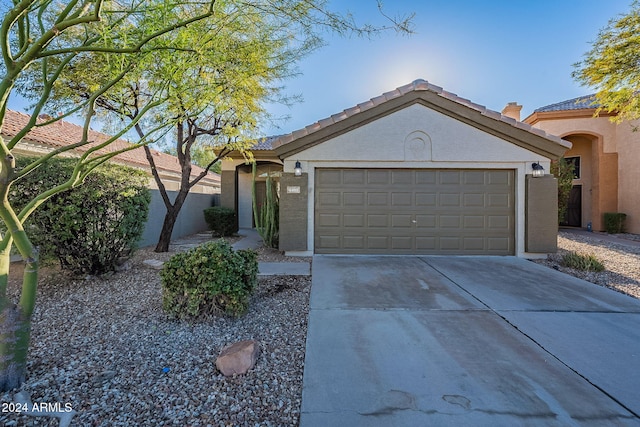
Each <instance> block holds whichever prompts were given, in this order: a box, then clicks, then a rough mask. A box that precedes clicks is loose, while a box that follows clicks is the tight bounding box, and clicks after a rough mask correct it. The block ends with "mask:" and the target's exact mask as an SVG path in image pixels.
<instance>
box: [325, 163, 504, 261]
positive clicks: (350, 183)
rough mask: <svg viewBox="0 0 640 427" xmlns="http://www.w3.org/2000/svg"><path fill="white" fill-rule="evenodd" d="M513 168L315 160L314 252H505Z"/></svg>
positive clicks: (482, 253) (466, 253) (494, 253)
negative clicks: (332, 164)
mask: <svg viewBox="0 0 640 427" xmlns="http://www.w3.org/2000/svg"><path fill="white" fill-rule="evenodd" d="M514 176H515V171H514V170H510V169H481V170H478V169H389V168H319V169H316V171H315V217H314V252H315V253H324V254H333V253H335V254H456V255H480V254H481V255H513V254H514V251H515V249H514V247H515V211H516V209H515V185H514Z"/></svg>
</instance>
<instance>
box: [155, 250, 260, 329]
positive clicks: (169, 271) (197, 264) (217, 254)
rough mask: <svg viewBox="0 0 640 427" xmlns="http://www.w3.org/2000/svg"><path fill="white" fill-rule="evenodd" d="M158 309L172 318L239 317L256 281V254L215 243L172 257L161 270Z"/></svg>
mask: <svg viewBox="0 0 640 427" xmlns="http://www.w3.org/2000/svg"><path fill="white" fill-rule="evenodd" d="M160 276H161V278H162V308H163V309H164V311H165V312H166V313H167V314H169V316H171V317H174V318H186V317H199V316H203V315H208V314H216V313H225V314H228V315H231V316H239V315H241V314H243V313H244V312H245V311H246V310H247V307H248V305H249V297H250V296H251V293H252V292H253V289H254V288H255V286H256V284H257V282H258V254H257V253H256V252H255V251H252V250H239V251H234V250H233V248H232V247H231V245H230V244H229V243H228V242H226V241H224V240H219V241H215V242H209V243H205V244H203V245H200V246H198V247H196V248H194V249H191V250H190V251H188V252H183V253H179V254H176V255H174V256H173V257H171V259H169V261H167V262H166V263H165V264H164V266H163V268H162V271H161V272H160Z"/></svg>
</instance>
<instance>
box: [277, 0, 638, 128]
mask: <svg viewBox="0 0 640 427" xmlns="http://www.w3.org/2000/svg"><path fill="white" fill-rule="evenodd" d="M345 3H347V2H344V1H339V0H334V1H333V4H335V5H344V4H345ZM347 4H348V10H350V11H351V12H352V13H353V15H354V16H355V17H356V19H357V20H358V21H360V22H365V21H367V22H373V23H378V24H380V23H383V19H382V17H381V16H380V15H379V14H378V11H377V7H376V1H375V0H350V1H349V2H348V3H347ZM630 5H631V0H606V1H600V0H537V1H523V0H484V1H476V0H446V1H442V0H422V1H419V0H387V1H385V2H384V6H385V11H386V12H387V14H389V15H392V16H395V15H398V14H407V13H411V12H415V13H416V16H415V18H414V30H415V32H416V34H414V35H413V36H409V37H407V36H397V35H394V34H393V33H386V34H384V35H382V36H380V37H375V38H373V39H371V40H368V39H360V38H353V37H352V38H339V37H333V36H329V37H327V43H328V45H327V46H326V47H324V48H322V49H320V50H319V51H317V52H316V53H314V54H313V55H310V56H309V57H306V58H304V59H303V60H302V61H301V62H300V71H301V73H302V74H301V75H300V76H298V77H296V78H293V79H290V80H288V81H287V82H286V83H285V84H286V86H287V92H288V93H298V94H301V95H302V96H303V98H304V102H302V103H299V104H296V105H295V106H294V107H293V108H292V109H286V108H283V107H278V106H272V107H270V109H271V111H272V112H273V113H274V114H275V115H286V114H289V115H290V116H291V119H290V120H288V121H287V122H284V123H281V124H280V128H279V129H278V128H275V127H273V126H270V127H267V128H265V134H278V133H288V132H291V131H293V130H297V129H300V128H302V127H304V126H306V125H309V124H312V123H314V122H316V121H318V120H320V119H323V118H325V117H328V116H330V115H332V114H334V113H337V112H339V111H342V110H344V109H346V108H349V107H352V106H354V105H356V104H358V103H360V102H363V101H366V100H368V99H370V98H372V97H375V96H377V95H380V94H382V93H384V92H387V91H389V90H392V89H395V88H396V87H398V86H402V85H404V84H407V83H410V82H411V81H413V80H415V79H418V78H422V79H425V80H428V81H429V82H430V83H433V84H435V85H438V86H441V87H443V88H444V89H446V90H448V91H450V92H453V93H455V94H457V95H459V96H461V97H463V98H467V99H470V100H472V101H473V102H476V103H478V104H481V105H484V106H486V107H487V108H490V109H492V110H496V111H500V110H502V108H503V107H504V106H505V105H506V104H507V102H511V101H517V102H518V103H519V104H521V105H523V110H522V118H525V117H526V116H527V115H529V114H530V113H531V112H533V110H534V109H536V108H538V107H542V106H544V105H548V104H553V103H555V102H559V101H563V100H567V99H571V98H574V97H577V96H581V95H586V94H588V93H591V92H593V91H592V90H590V89H589V88H586V87H582V86H580V85H579V84H577V83H576V82H574V81H573V79H572V78H571V72H572V70H573V67H572V64H574V63H575V62H577V61H580V59H581V58H582V56H583V55H584V53H585V52H587V51H588V50H589V49H590V46H591V42H592V41H594V40H595V39H596V37H597V34H598V31H599V30H600V29H602V28H603V27H604V26H605V25H606V24H607V22H608V21H609V20H610V19H611V18H614V17H616V16H618V15H619V14H621V13H626V12H627V11H628V10H629V9H630ZM335 7H340V8H341V9H342V8H346V7H347V6H335Z"/></svg>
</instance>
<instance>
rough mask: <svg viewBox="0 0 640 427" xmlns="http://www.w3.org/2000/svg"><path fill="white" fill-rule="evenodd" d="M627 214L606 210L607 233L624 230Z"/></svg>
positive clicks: (605, 226)
mask: <svg viewBox="0 0 640 427" xmlns="http://www.w3.org/2000/svg"><path fill="white" fill-rule="evenodd" d="M626 218H627V214H623V213H618V212H605V214H604V229H605V231H606V232H607V233H610V234H617V233H622V232H624V220H625V219H626Z"/></svg>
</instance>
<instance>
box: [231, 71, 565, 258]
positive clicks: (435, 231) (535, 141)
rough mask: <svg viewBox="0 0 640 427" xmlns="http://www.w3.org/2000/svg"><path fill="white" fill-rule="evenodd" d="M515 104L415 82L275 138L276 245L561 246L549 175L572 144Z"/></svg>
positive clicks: (523, 250)
mask: <svg viewBox="0 0 640 427" xmlns="http://www.w3.org/2000/svg"><path fill="white" fill-rule="evenodd" d="M507 107H509V108H507ZM507 107H505V110H503V113H499V112H496V111H491V110H489V109H487V108H486V107H483V106H482V105H479V104H475V103H473V102H471V101H469V100H467V99H464V98H461V97H458V96H457V95H455V94H452V93H451V92H448V91H445V90H443V89H442V88H440V87H438V86H435V85H432V84H430V83H429V82H427V81H424V80H416V81H414V82H413V83H410V84H408V85H405V86H401V87H399V88H397V89H396V90H394V91H391V92H386V93H384V94H382V95H380V96H377V97H375V98H371V99H370V100H369V101H365V102H363V103H360V104H357V105H355V106H353V107H351V108H347V109H346V110H343V111H342V112H338V113H336V114H334V115H332V116H330V117H327V118H324V119H321V120H318V121H317V122H316V123H313V124H311V125H309V126H306V127H305V128H303V129H298V130H296V131H294V132H292V133H290V134H286V135H281V136H278V137H275V138H274V139H273V141H272V148H273V152H274V153H275V155H276V156H277V157H278V158H279V159H280V160H281V161H282V164H283V171H282V174H281V175H280V177H279V179H280V182H279V185H280V204H279V227H280V228H279V249H280V250H281V251H283V252H285V253H286V254H287V255H291V256H309V255H313V254H356V255H357V254H373V255H391V254H393V255H405V254H407V255H413V254H416V255H474V256H475V255H491V256H493V255H499V256H517V257H525V258H540V257H545V256H546V254H548V253H553V252H555V251H556V250H557V232H558V223H557V217H558V215H557V212H558V207H557V181H556V179H555V177H554V176H553V175H551V174H550V173H549V171H550V169H551V161H552V160H554V159H557V158H558V157H560V156H562V154H563V153H564V152H565V151H566V150H567V148H569V147H570V146H571V144H570V143H569V142H567V141H564V140H562V139H560V138H558V137H557V136H553V135H549V134H547V133H545V132H542V131H540V130H539V129H534V128H532V127H531V126H529V125H527V124H524V123H522V122H520V121H519V120H518V117H517V116H514V115H515V114H516V113H517V114H519V108H521V107H520V106H517V105H516V104H515V103H510V104H508V105H507ZM534 172H535V173H534ZM229 176H230V175H229ZM223 193H224V192H223Z"/></svg>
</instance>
